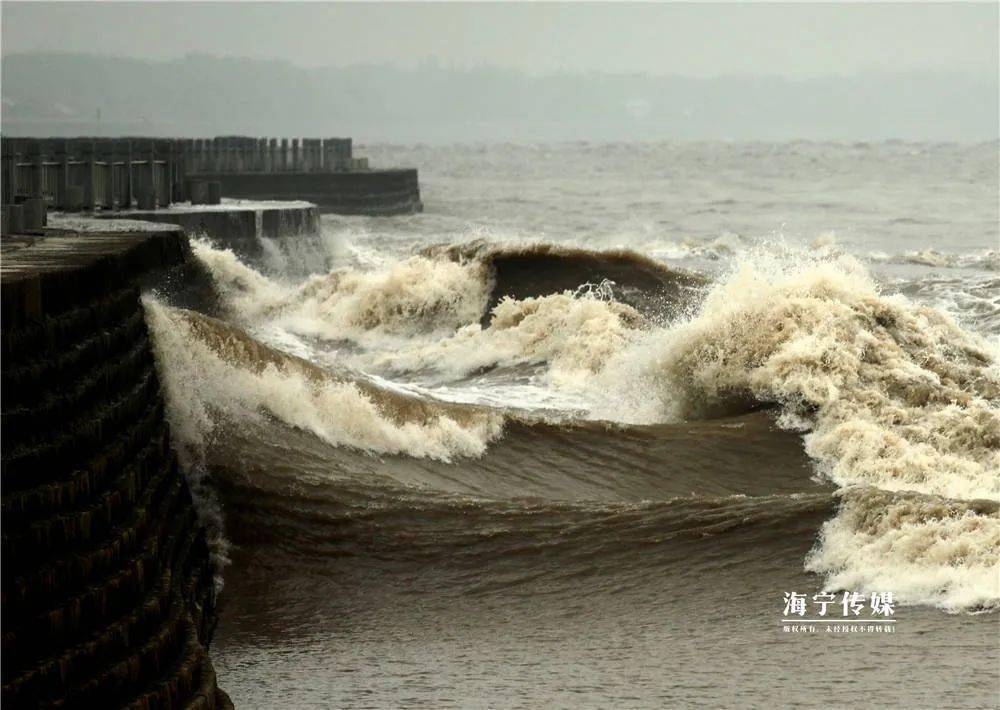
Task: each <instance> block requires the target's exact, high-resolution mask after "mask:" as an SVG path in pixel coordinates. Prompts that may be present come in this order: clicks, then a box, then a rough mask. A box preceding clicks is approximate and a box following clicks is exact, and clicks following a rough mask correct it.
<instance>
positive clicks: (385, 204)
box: [192, 169, 424, 216]
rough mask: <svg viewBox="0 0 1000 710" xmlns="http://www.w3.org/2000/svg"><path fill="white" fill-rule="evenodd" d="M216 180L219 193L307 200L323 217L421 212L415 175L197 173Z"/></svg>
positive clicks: (373, 172)
mask: <svg viewBox="0 0 1000 710" xmlns="http://www.w3.org/2000/svg"><path fill="white" fill-rule="evenodd" d="M192 177H197V178H198V179H202V180H211V181H218V182H220V183H221V184H222V194H223V195H225V196H227V197H237V198H243V199H251V200H306V201H308V202H312V203H314V204H315V205H317V206H318V207H319V210H320V212H322V213H335V214H343V215H375V216H389V215H401V214H413V213H414V212H421V211H423V208H424V206H423V203H422V202H421V201H420V185H419V183H418V180H417V171H416V170H414V169H403V170H370V171H367V172H343V173H306V172H302V173H295V172H284V173H251V172H245V173H224V172H218V173H198V174H197V175H192Z"/></svg>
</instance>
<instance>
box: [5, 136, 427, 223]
mask: <svg viewBox="0 0 1000 710" xmlns="http://www.w3.org/2000/svg"><path fill="white" fill-rule="evenodd" d="M0 159H2V177H3V193H2V203H3V204H4V205H13V204H19V203H21V202H22V201H24V200H26V199H30V198H42V199H44V200H45V202H46V204H47V205H48V206H49V207H50V208H52V209H58V210H66V211H95V210H102V211H114V210H130V209H132V208H133V207H137V208H139V209H143V210H152V209H157V208H163V207H168V206H170V205H171V204H173V203H175V202H183V201H192V202H201V201H206V200H203V199H202V198H201V197H200V196H201V193H202V188H203V187H204V186H205V183H208V184H211V185H212V186H213V188H215V187H218V189H219V190H220V191H221V195H222V196H224V197H236V198H246V199H253V200H275V199H279V200H299V199H303V200H309V201H310V202H313V203H315V204H316V205H317V206H318V208H319V209H320V211H322V212H330V213H336V214H352V215H393V214H410V213H414V212H419V211H421V210H422V209H423V203H422V202H421V199H420V185H419V179H418V176H417V171H416V170H415V169H387V170H373V169H371V168H370V167H369V165H368V160H367V158H363V157H357V156H355V155H354V153H353V144H352V142H351V140H350V139H349V138H328V139H301V140H300V139H297V138H296V139H291V140H289V139H281V140H279V139H275V138H270V139H268V138H247V137H242V136H233V137H220V138H212V139H181V138H121V139H95V138H73V139H67V138H44V139H42V138H4V139H3V145H2V150H0ZM216 183H217V184H218V185H215V184H216ZM210 201H213V202H214V201H215V200H210Z"/></svg>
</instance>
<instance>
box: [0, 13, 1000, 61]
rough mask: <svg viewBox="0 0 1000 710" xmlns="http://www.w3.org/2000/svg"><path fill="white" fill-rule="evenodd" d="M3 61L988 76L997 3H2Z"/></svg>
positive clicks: (994, 58) (995, 38)
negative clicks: (198, 56) (962, 71)
mask: <svg viewBox="0 0 1000 710" xmlns="http://www.w3.org/2000/svg"><path fill="white" fill-rule="evenodd" d="M0 13H2V14H0V21H2V29H3V45H2V47H3V53H4V54H9V53H14V52H23V51H31V50H43V51H52V50H60V51H70V52H90V53H100V54H114V55H122V56H129V57H139V58H149V59H168V58H173V57H180V56H183V55H184V54H187V53H190V52H197V53H211V54H217V55H224V56H240V57H258V58H267V59H284V60H288V61H290V62H292V63H294V64H297V65H300V66H306V67H311V66H320V65H328V64H334V65H347V64H355V63H368V62H394V63H406V64H412V63H414V62H417V61H420V60H423V59H426V58H428V57H431V56H435V57H437V58H438V59H439V60H440V61H441V62H442V63H445V64H448V63H455V64H458V65H472V64H478V63H486V64H493V65H498V66H504V67H514V68H520V69H524V70H527V71H529V72H532V73H548V72H552V71H555V70H570V71H604V72H622V71H624V72H645V73H651V74H682V75H686V76H696V77H706V76H716V75H721V74H774V75H782V76H788V77H806V76H816V75H822V74H831V73H832V74H848V73H854V72H856V71H858V70H869V69H873V68H879V69H885V70H889V71H894V70H900V69H910V68H916V67H927V66H933V67H957V66H963V67H972V68H977V69H990V70H993V69H995V68H996V66H997V63H998V61H1000V60H998V4H997V3H996V2H987V3H978V4H974V3H954V4H933V5H932V4H903V3H894V4H878V5H875V4H805V3H785V4H781V3H767V4H764V3H753V4H742V5H733V4H681V3H675V4H630V3H629V4H626V3H589V4H581V3H575V4H513V3H510V4H508V3H500V4H494V3H489V4H486V3H478V4H471V3H469V4H466V3H461V4H460V3H426V4H417V3H359V4H353V3H352V4H348V3H300V4H290V3H199V4H182V3H111V2H102V3H87V2H74V3H51V2H45V3H20V2H2V3H0Z"/></svg>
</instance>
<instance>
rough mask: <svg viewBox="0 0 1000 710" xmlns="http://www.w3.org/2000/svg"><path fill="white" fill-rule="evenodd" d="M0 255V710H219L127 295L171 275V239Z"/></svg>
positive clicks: (184, 499)
mask: <svg viewBox="0 0 1000 710" xmlns="http://www.w3.org/2000/svg"><path fill="white" fill-rule="evenodd" d="M0 249H2V279H0V296H2V298H0V305H2V318H3V332H2V338H0V340H2V342H0V356H2V387H3V390H2V393H3V400H2V418H0V425H2V436H3V452H2V469H0V478H2V492H0V507H2V558H0V559H2V582H0V587H2V627H3V655H2V664H0V665H2V668H0V676H2V695H0V698H2V704H3V707H4V708H34V707H61V708H116V707H129V708H143V709H149V708H192V709H204V710H210V709H212V708H229V707H231V703H230V702H229V700H228V698H227V697H226V696H225V694H224V693H223V692H221V691H220V690H218V688H217V686H216V678H215V672H214V670H213V668H212V663H211V660H210V658H209V655H208V651H207V646H208V643H209V640H210V638H211V635H212V631H213V628H214V624H215V591H214V585H213V576H214V570H213V567H212V564H211V562H210V559H209V551H208V546H207V543H206V539H205V533H204V531H203V529H202V527H201V525H200V524H199V521H198V518H197V516H196V513H195V508H194V504H193V501H192V498H191V492H190V490H189V488H188V485H187V481H186V479H185V477H184V475H183V472H182V471H181V470H180V468H179V467H178V462H177V459H176V457H175V455H174V453H173V452H172V450H171V446H170V431H169V426H168V424H167V422H166V420H165V417H164V403H163V399H162V397H161V393H160V382H159V379H158V377H157V372H156V368H155V363H154V360H153V355H152V351H151V348H150V341H149V339H150V335H149V333H148V331H147V328H146V323H145V320H144V313H143V309H142V305H141V303H140V300H139V295H140V294H139V286H138V284H137V279H138V278H139V277H140V276H141V275H142V274H143V273H145V272H149V271H151V270H158V269H163V268H164V267H169V266H171V265H174V264H179V263H181V262H183V261H184V260H185V259H186V258H187V254H188V250H189V247H188V243H187V239H186V237H185V235H184V232H183V231H182V230H181V229H178V228H174V227H170V228H164V229H162V230H159V231H147V232H134V233H133V232H128V233H125V232H119V233H113V234H86V235H81V234H65V235H62V236H49V237H44V238H35V239H32V238H5V239H4V241H3V243H2V247H0Z"/></svg>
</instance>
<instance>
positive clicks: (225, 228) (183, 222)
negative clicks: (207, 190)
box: [95, 200, 319, 258]
mask: <svg viewBox="0 0 1000 710" xmlns="http://www.w3.org/2000/svg"><path fill="white" fill-rule="evenodd" d="M95 216H97V217H100V218H103V219H115V220H119V219H127V220H142V221H144V222H156V223H159V224H176V225H178V226H180V227H183V228H184V230H185V231H186V232H187V233H188V234H190V235H205V236H207V237H210V238H212V239H213V240H215V241H217V242H219V243H221V244H224V245H225V246H227V247H229V248H231V249H232V250H233V251H234V252H235V253H237V254H239V255H240V256H245V257H249V258H256V257H258V256H260V254H261V250H262V246H261V244H260V240H259V238H258V237H261V236H263V237H269V238H272V239H274V238H278V237H281V238H286V237H296V236H305V235H311V234H316V233H318V232H319V212H318V210H317V209H316V205H314V204H312V203H309V202H302V201H294V202H292V201H290V202H279V201H257V202H247V201H242V200H225V201H223V202H222V204H220V205H190V204H183V203H180V204H174V205H172V206H171V207H170V208H168V209H162V210H153V211H141V210H129V211H124V212H110V213H107V214H105V213H97V214H96V215H95Z"/></svg>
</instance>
